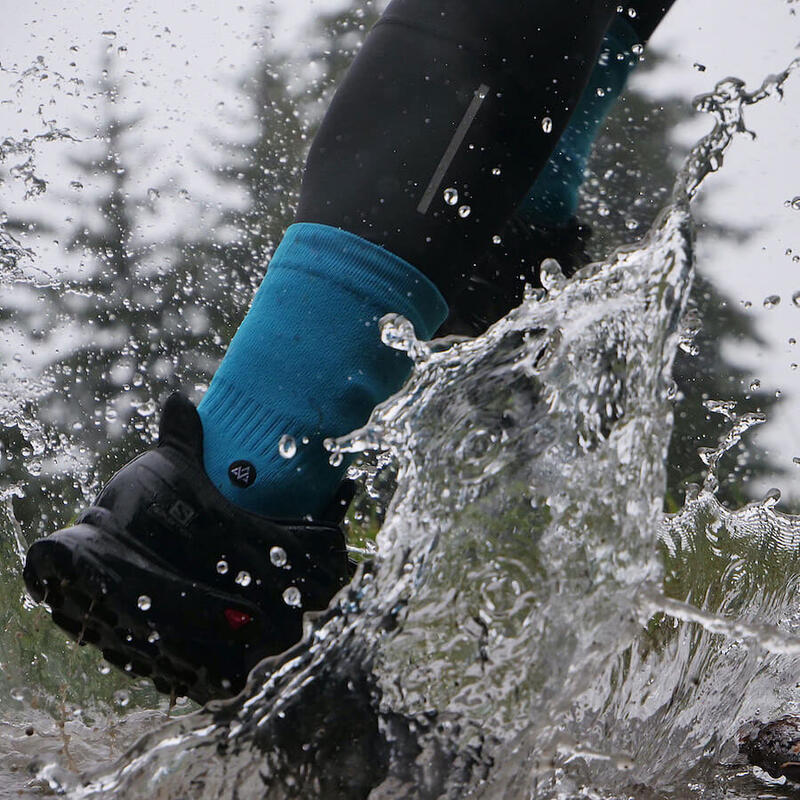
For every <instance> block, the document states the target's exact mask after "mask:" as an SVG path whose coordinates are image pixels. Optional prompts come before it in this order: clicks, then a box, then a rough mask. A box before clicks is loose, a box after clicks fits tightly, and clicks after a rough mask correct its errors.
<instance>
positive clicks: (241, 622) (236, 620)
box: [225, 608, 253, 631]
mask: <svg viewBox="0 0 800 800" xmlns="http://www.w3.org/2000/svg"><path fill="white" fill-rule="evenodd" d="M225 619H226V620H228V625H230V626H231V629H232V630H234V631H238V630H239V628H243V627H244V626H245V625H247V623H248V622H252V621H253V618H252V617H251V616H250V615H249V614H247V613H246V612H244V611H237V610H236V609H235V608H226V609H225Z"/></svg>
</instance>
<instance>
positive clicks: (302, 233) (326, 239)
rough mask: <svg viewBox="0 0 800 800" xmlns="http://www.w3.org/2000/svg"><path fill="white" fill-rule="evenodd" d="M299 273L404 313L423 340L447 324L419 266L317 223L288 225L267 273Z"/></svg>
mask: <svg viewBox="0 0 800 800" xmlns="http://www.w3.org/2000/svg"><path fill="white" fill-rule="evenodd" d="M280 270H295V271H297V272H299V273H304V274H311V275H315V276H316V277H319V278H322V279H324V280H325V281H328V282H330V283H332V284H336V285H338V286H339V287H340V288H342V289H344V290H345V291H347V292H348V293H350V294H351V295H353V296H354V297H356V298H358V299H359V300H360V301H361V302H364V303H368V304H370V305H374V306H377V307H380V308H386V309H390V310H392V311H396V312H397V313H399V314H402V315H403V316H404V317H406V318H407V319H408V320H410V321H411V323H412V324H413V325H414V329H415V331H416V334H417V336H418V337H419V338H420V339H423V340H426V339H430V338H431V337H432V336H433V334H434V333H435V332H436V330H437V329H438V328H439V326H440V325H441V324H442V323H443V322H444V321H445V319H447V315H448V313H449V309H448V306H447V302H446V301H445V299H444V297H442V294H441V292H440V291H439V290H438V289H437V288H436V286H435V285H434V284H433V282H432V281H431V280H430V279H429V278H428V277H427V276H425V275H423V273H421V272H420V271H419V270H418V269H417V268H416V267H414V266H413V265H411V264H409V263H408V262H407V261H405V260H404V259H402V258H400V257H399V256H396V255H395V254H394V253H392V252H390V251H389V250H387V249H386V248H384V247H381V246H380V245H377V244H374V243H373V242H370V241H368V240H367V239H363V238H361V237H360V236H357V235H356V234H354V233H350V232H349V231H345V230H342V229H341V228H334V227H332V226H330V225H322V224H320V223H316V222H298V223H295V224H294V225H290V226H289V228H288V229H287V231H286V234H285V235H284V237H283V240H282V241H281V244H280V245H279V247H278V249H277V250H276V251H275V255H274V256H273V257H272V261H271V262H270V265H269V268H268V270H267V277H266V279H265V280H266V281H268V280H269V275H270V272H277V271H280Z"/></svg>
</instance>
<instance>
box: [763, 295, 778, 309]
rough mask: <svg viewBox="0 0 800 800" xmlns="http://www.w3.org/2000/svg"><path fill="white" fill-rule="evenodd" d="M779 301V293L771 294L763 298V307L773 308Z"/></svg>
mask: <svg viewBox="0 0 800 800" xmlns="http://www.w3.org/2000/svg"><path fill="white" fill-rule="evenodd" d="M780 302H781V298H780V295H777V294H771V295H769V297H765V298H764V308H775V306H777V305H779V304H780Z"/></svg>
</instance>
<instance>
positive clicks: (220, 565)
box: [217, 559, 228, 575]
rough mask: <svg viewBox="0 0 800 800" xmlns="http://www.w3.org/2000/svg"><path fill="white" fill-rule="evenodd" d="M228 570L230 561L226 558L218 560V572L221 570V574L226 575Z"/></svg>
mask: <svg viewBox="0 0 800 800" xmlns="http://www.w3.org/2000/svg"><path fill="white" fill-rule="evenodd" d="M227 571H228V562H227V561H225V560H224V559H221V560H220V561H217V572H219V574H220V575H224V574H225V573H226V572H227Z"/></svg>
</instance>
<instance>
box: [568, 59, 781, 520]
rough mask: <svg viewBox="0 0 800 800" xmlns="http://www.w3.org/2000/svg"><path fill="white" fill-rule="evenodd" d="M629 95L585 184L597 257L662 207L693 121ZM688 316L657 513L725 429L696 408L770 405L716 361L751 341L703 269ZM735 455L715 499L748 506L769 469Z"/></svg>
mask: <svg viewBox="0 0 800 800" xmlns="http://www.w3.org/2000/svg"><path fill="white" fill-rule="evenodd" d="M661 60H662V59H661V57H659V56H658V54H652V53H651V54H648V57H647V60H646V62H645V63H644V64H642V65H640V67H639V69H640V70H642V69H643V70H647V69H653V68H655V67H656V66H657V65H658V64H659V63H660V61H661ZM635 86H636V84H634V85H633V88H629V89H628V90H627V91H626V93H625V95H624V96H623V97H622V98H621V100H620V102H619V103H618V105H617V107H616V108H615V110H614V111H613V113H612V114H611V116H610V117H609V120H608V123H607V125H606V127H605V130H604V132H603V134H602V136H601V137H600V138H599V140H598V142H597V145H596V146H595V149H594V154H593V157H592V161H591V163H590V170H589V175H588V177H587V181H586V184H585V191H584V201H583V207H582V212H583V214H584V215H585V216H588V217H589V218H591V223H592V227H593V228H594V236H593V252H594V255H595V256H596V257H603V256H604V255H606V254H607V253H609V252H610V251H611V249H612V248H613V247H614V246H617V245H620V244H623V243H628V242H632V241H636V239H637V238H639V237H640V236H641V235H643V234H644V233H645V232H646V231H647V229H648V228H649V226H650V224H651V223H652V221H653V220H654V219H655V216H656V215H657V213H658V211H659V210H660V209H661V208H663V207H664V205H666V203H667V202H668V200H669V197H670V193H671V190H672V186H673V183H674V178H675V172H676V169H677V167H678V166H679V165H680V163H681V160H682V159H683V158H684V156H685V152H677V153H676V147H675V144H674V142H673V139H672V132H673V131H674V129H675V127H676V125H678V124H679V123H680V122H683V121H684V120H687V119H688V118H689V117H690V116H691V115H692V113H693V112H692V109H691V107H690V106H689V104H688V103H687V102H686V101H685V100H682V99H679V98H671V99H668V100H666V101H661V102H659V103H656V102H654V101H653V100H652V99H651V98H649V97H647V96H646V95H644V94H643V93H642V92H641V91H638V90H637V89H636V88H635ZM693 213H694V215H695V219H696V222H697V224H698V226H699V227H701V228H703V229H705V230H706V231H709V230H713V231H714V232H715V233H716V234H717V235H719V236H725V237H730V238H733V239H734V240H741V239H743V238H746V237H748V236H751V235H753V234H754V233H755V231H752V230H733V229H728V228H723V227H721V226H719V225H713V224H712V223H710V222H709V221H708V220H707V219H705V218H704V215H703V207H702V203H698V202H695V205H694V208H693ZM689 309H690V313H692V314H693V315H694V316H695V317H696V319H698V320H699V322H700V331H699V333H698V334H697V336H696V338H695V340H694V347H693V348H691V353H690V352H688V351H685V350H682V349H679V350H678V353H677V356H676V360H675V365H674V368H673V377H674V379H675V382H676V385H677V389H678V402H677V403H676V406H675V422H674V428H673V433H672V439H671V442H670V449H669V456H668V462H667V482H668V491H667V497H666V506H667V508H668V509H673V510H674V509H676V508H678V507H679V506H680V505H681V503H682V498H683V490H684V486H685V484H686V483H687V482H692V483H697V482H701V481H702V477H703V475H704V473H705V467H704V465H703V463H702V462H701V461H700V458H699V457H698V455H697V449H698V448H699V447H709V446H715V445H716V442H717V439H718V437H719V435H720V433H721V432H722V430H723V429H724V426H725V424H726V423H725V422H724V421H723V419H722V417H720V416H719V415H716V414H711V413H709V412H708V411H707V410H706V409H705V407H704V406H703V401H704V400H708V399H712V400H733V401H735V402H736V404H737V410H738V411H740V412H744V411H752V410H761V411H764V412H767V413H768V412H769V408H770V407H771V406H772V405H773V403H774V399H772V398H769V397H767V396H765V395H764V394H763V393H754V392H752V391H751V390H750V388H749V382H747V383H746V382H745V373H744V371H743V370H742V369H741V368H740V367H737V366H734V365H733V364H732V363H731V362H730V360H729V358H728V357H727V356H726V354H725V343H726V342H731V341H740V342H757V341H758V337H757V334H756V332H755V330H754V328H753V325H752V322H751V320H750V318H748V317H747V316H746V314H745V313H744V312H742V311H741V310H740V309H738V308H736V307H735V306H734V305H732V304H731V303H730V302H729V301H728V300H727V299H726V298H725V297H723V296H722V294H721V293H720V291H719V290H718V289H717V288H716V287H715V286H714V285H713V283H712V282H711V281H710V280H709V279H708V278H707V277H705V276H704V275H703V273H702V264H701V265H699V271H698V273H697V274H696V276H695V281H694V285H693V287H692V292H691V295H690V300H689ZM738 455H739V458H738V459H737V458H735V457H729V458H727V459H725V460H723V462H722V464H721V472H720V478H721V486H720V490H719V493H718V494H719V496H720V498H721V499H722V500H724V501H727V502H729V503H731V504H732V505H740V504H741V503H743V502H745V501H746V500H748V499H750V497H749V493H750V486H751V484H752V479H753V478H754V477H756V476H758V475H762V474H766V473H768V472H772V473H774V471H775V467H774V466H773V465H770V464H768V462H767V459H766V455H765V453H764V452H763V451H762V450H760V449H759V448H758V447H757V446H756V445H755V444H754V442H753V441H752V439H750V440H747V441H745V442H744V443H742V444H741V445H740V446H739V448H738Z"/></svg>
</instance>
